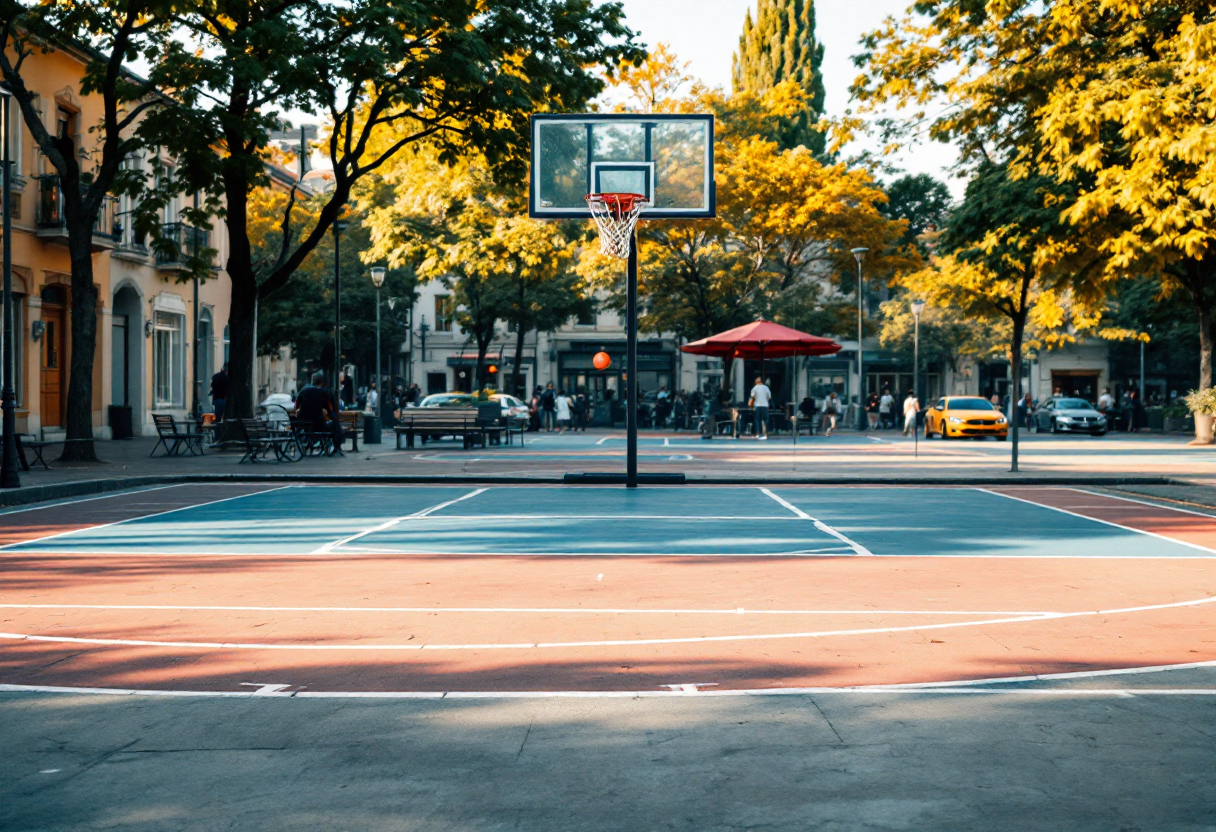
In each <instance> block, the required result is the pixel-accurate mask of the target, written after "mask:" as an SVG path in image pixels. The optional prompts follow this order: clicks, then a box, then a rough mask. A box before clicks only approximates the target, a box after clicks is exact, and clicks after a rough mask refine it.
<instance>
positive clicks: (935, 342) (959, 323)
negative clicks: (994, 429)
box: [879, 293, 1008, 373]
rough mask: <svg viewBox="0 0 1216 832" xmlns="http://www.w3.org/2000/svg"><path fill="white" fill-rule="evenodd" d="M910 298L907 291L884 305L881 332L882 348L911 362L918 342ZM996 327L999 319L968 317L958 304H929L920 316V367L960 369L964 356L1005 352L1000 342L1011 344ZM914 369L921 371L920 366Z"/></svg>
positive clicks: (998, 327)
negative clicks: (995, 320)
mask: <svg viewBox="0 0 1216 832" xmlns="http://www.w3.org/2000/svg"><path fill="white" fill-rule="evenodd" d="M911 300H912V296H911V295H909V294H906V293H905V294H904V295H902V296H901V297H898V298H896V299H894V300H889V301H887V302H886V303H884V304H883V305H882V329H881V332H880V334H879V343H880V344H881V345H882V348H883V349H884V350H886V351H888V352H890V353H892V354H894V355H897V356H899V357H900V358H901V359H903V360H904V361H907V362H908V363H911V362H912V361H913V359H914V358H915V343H916V332H915V330H916V316H915V315H913V314H912V309H911V306H910V302H911ZM994 323H996V324H998V325H996V326H994ZM994 329H997V330H999V329H1001V327H1000V326H999V322H993V321H990V320H988V321H985V320H976V319H974V318H969V317H968V316H967V315H965V314H964V313H963V312H961V311H960V310H959V309H958V308H957V307H954V306H926V307H925V310H924V312H922V313H921V316H920V362H921V366H928V365H930V364H937V365H938V366H940V367H949V368H950V369H951V370H953V371H954V372H958V369H959V362H960V361H961V359H962V358H964V357H965V356H983V355H989V354H992V353H994V352H996V353H998V354H1000V353H1003V352H1004V350H1003V349H1001V343H1002V342H1004V343H1008V339H1007V338H1002V337H1001V336H1002V335H1004V334H1005V333H998V332H994V331H993V330H994ZM994 336H995V337H994ZM915 369H916V372H917V373H919V372H920V368H919V367H917V368H915Z"/></svg>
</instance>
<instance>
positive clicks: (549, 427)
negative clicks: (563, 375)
mask: <svg viewBox="0 0 1216 832" xmlns="http://www.w3.org/2000/svg"><path fill="white" fill-rule="evenodd" d="M540 411H541V422H542V423H543V424H544V428H545V430H546V431H549V432H552V431H553V430H554V429H555V428H556V427H557V392H556V391H554V389H553V382H549V383H548V384H546V385H545V390H544V392H543V393H541V394H540Z"/></svg>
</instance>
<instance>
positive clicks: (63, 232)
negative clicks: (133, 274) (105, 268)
mask: <svg viewBox="0 0 1216 832" xmlns="http://www.w3.org/2000/svg"><path fill="white" fill-rule="evenodd" d="M117 214H118V200H117V199H115V198H114V197H112V196H107V197H106V198H105V199H103V200H102V202H101V208H100V209H98V211H97V218H96V219H95V220H94V221H93V251H107V250H110V249H114V248H116V247H117V246H118V242H119V236H120V233H119V232H120V231H121V227H119V226H118V225H117V223H116V217H117ZM34 225H35V234H36V236H38V237H40V238H41V239H44V240H46V241H48V242H52V243H60V244H62V245H67V242H68V226H67V216H66V213H65V211H64V205H63V189H62V188H60V187H59V177H58V176H44V177H42V178H41V179H39V181H38V211H37V216H36V217H35V220H34Z"/></svg>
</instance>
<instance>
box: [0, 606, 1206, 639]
mask: <svg viewBox="0 0 1216 832" xmlns="http://www.w3.org/2000/svg"><path fill="white" fill-rule="evenodd" d="M1213 601H1216V595H1212V596H1208V597H1206V598H1199V599H1196V600H1192V601H1175V602H1172V603H1169V604H1151V605H1146V606H1138V607H1122V608H1119V609H1109V610H1090V611H1082V612H1052V613H1045V614H1042V615H1019V616H1009V617H1003V618H988V619H982V620H979V621H959V622H951V623H945V624H919V625H909V626H902V627H864V628H857V629H849V630H820V631H812V632H804V633H756V634H748V635H726V636H690V637H686V638H646V639H604V640H597V641H555V642H515V643H503V644H494V643H486V644H277V643H264V644H258V643H243V642H218V641H217V642H203V641H152V640H144V639H108V638H78V637H73V636H40V635H31V634H28V633H0V639H4V640H8V641H36V642H51V643H56V644H96V645H102V646H110V647H157V648H164V647H184V648H201V649H207V650H303V651H313V652H315V651H334V650H346V651H352V650H353V651H369V650H371V651H374V650H379V651H387V652H401V651H406V652H416V651H423V650H532V649H565V648H574V647H637V646H650V645H657V644H704V643H708V642H736V641H777V640H788V639H808V638H827V637H829V636H855V635H881V634H884V633H903V632H913V631H916V632H919V631H921V630H950V629H957V628H961V627H979V626H984V625H989V624H1017V623H1025V622H1029V621H1053V620H1057V619H1062V618H1083V617H1087V616H1099V615H1119V614H1124V613H1133V612H1148V611H1153V610H1163V609H1176V608H1179V607H1194V606H1199V605H1202V604H1210V603H1212V602H1213Z"/></svg>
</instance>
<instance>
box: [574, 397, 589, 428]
mask: <svg viewBox="0 0 1216 832" xmlns="http://www.w3.org/2000/svg"><path fill="white" fill-rule="evenodd" d="M587 409H588V405H587V397H586V396H585V395H584V394H582V393H579V394H578V395H577V396H575V397H574V404H573V405H572V406H571V412H572V413H573V414H574V427H573V428H571V430H573V431H575V432H578V431H580V430H581V431H582V432H583V433H586V432H587Z"/></svg>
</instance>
